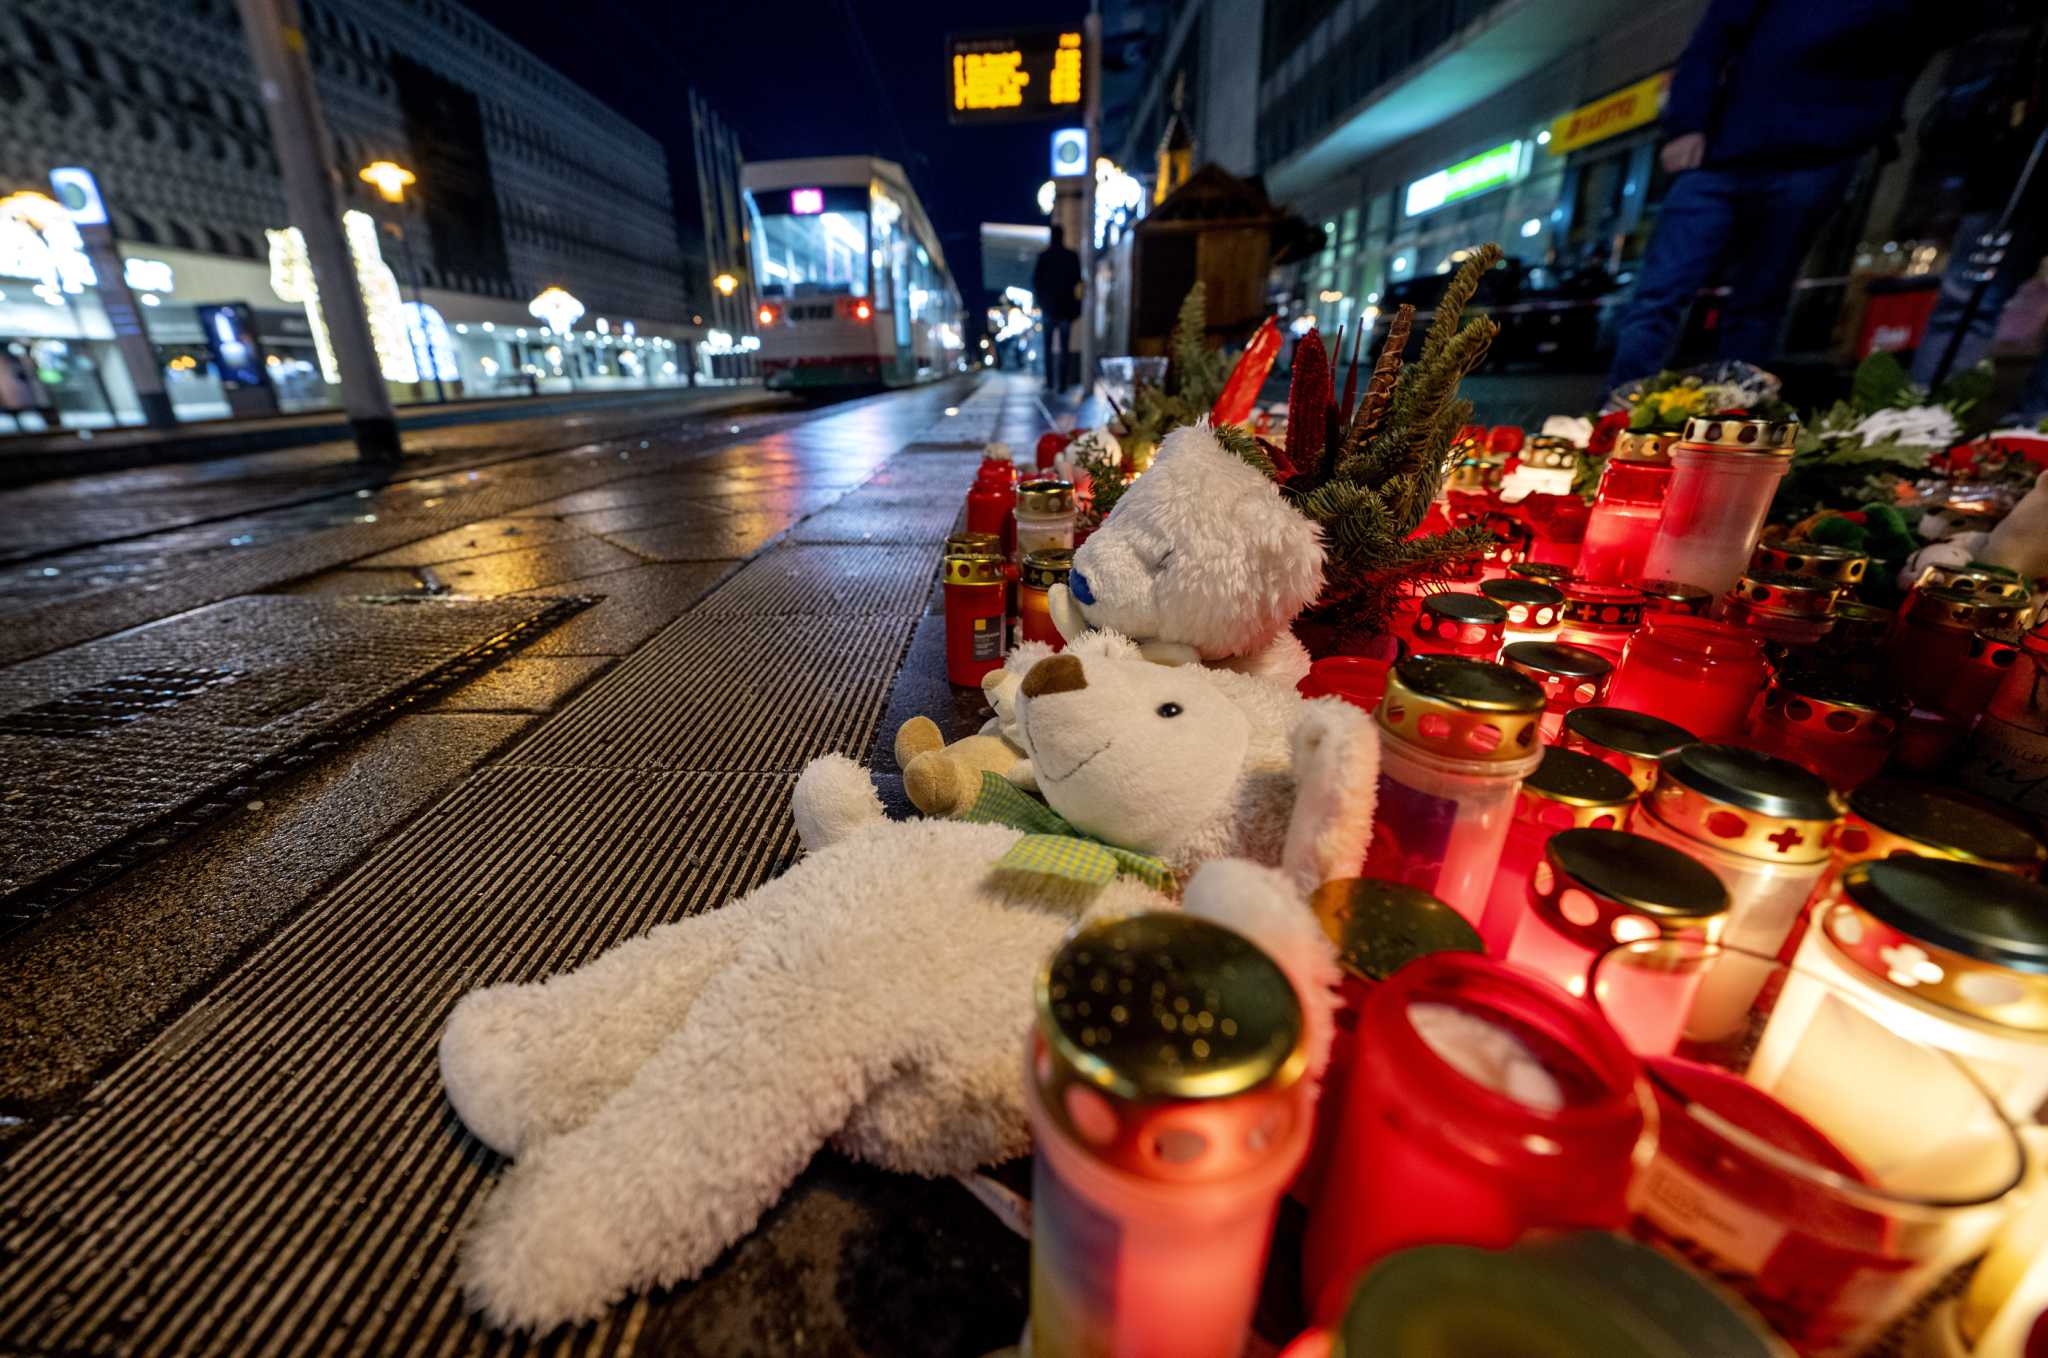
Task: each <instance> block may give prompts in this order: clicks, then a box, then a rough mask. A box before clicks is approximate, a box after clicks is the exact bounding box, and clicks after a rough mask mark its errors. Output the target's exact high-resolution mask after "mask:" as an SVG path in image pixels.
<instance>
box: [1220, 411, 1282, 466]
mask: <svg viewBox="0 0 2048 1358" xmlns="http://www.w3.org/2000/svg"><path fill="white" fill-rule="evenodd" d="M1209 432H1210V433H1211V434H1214V435H1215V436H1216V441H1217V442H1218V443H1220V444H1222V445H1223V448H1224V451H1225V452H1228V453H1230V454H1232V455H1233V456H1235V457H1237V458H1239V459H1241V460H1242V461H1244V462H1247V463H1249V464H1251V465H1252V466H1254V467H1256V468H1258V469H1259V470H1260V471H1261V472H1263V473H1265V474H1266V475H1267V476H1269V477H1270V476H1273V475H1274V474H1275V471H1274V467H1273V459H1272V458H1270V457H1267V456H1266V451H1265V449H1263V448H1261V447H1259V441H1258V439H1257V438H1255V437H1254V436H1253V435H1252V433H1251V431H1250V430H1248V429H1241V428H1239V427H1238V426H1236V425H1234V424H1218V425H1212V426H1210V429H1209Z"/></svg>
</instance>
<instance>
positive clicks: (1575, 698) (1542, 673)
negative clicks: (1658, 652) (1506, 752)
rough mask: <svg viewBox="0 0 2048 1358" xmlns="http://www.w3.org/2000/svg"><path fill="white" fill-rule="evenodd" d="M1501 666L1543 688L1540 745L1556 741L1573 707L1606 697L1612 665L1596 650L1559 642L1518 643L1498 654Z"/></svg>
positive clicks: (1612, 677)
mask: <svg viewBox="0 0 2048 1358" xmlns="http://www.w3.org/2000/svg"><path fill="white" fill-rule="evenodd" d="M1500 660H1501V663H1502V664H1503V665H1506V666H1507V667H1508V668H1509V669H1511V670H1514V671H1515V672H1516V673H1518V674H1526V675H1528V676H1529V677H1530V678H1531V679H1534V680H1535V681H1536V682H1537V683H1539V684H1541V685H1542V686H1543V727H1542V732H1543V743H1544V744H1546V745H1548V744H1550V743H1551V742H1553V741H1555V740H1556V739H1557V737H1558V733H1559V732H1560V731H1561V730H1563V729H1564V719H1565V717H1566V715H1567V714H1568V713H1570V712H1571V711H1572V710H1573V709H1575V708H1580V707H1587V706H1590V705H1592V704H1594V703H1597V702H1600V701H1602V700H1603V699H1605V698H1606V697H1607V688H1608V685H1609V684H1610V683H1611V682H1612V681H1613V679H1614V664H1613V662H1612V661H1610V660H1609V659H1608V658H1607V657H1606V656H1604V655H1602V654H1600V652H1598V651H1589V650H1587V649H1586V648H1585V647H1583V646H1567V645H1566V644H1565V643H1563V642H1561V641H1517V642H1515V643H1513V644H1512V645H1510V646H1508V647H1507V648H1506V649H1504V650H1503V651H1502V652H1501V653H1500Z"/></svg>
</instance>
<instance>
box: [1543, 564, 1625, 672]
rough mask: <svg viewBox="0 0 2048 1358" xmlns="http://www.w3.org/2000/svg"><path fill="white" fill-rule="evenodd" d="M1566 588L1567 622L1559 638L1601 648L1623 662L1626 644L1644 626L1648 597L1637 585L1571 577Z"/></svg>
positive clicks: (1606, 653) (1607, 655) (1609, 656)
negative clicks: (1622, 655)
mask: <svg viewBox="0 0 2048 1358" xmlns="http://www.w3.org/2000/svg"><path fill="white" fill-rule="evenodd" d="M1560 588H1562V589H1563V590H1564V625H1563V626H1562V627H1560V628H1559V629H1558V632H1557V639H1558V640H1559V641H1562V642H1566V643H1568V644H1570V645H1573V646H1583V647H1585V648H1586V649H1587V650H1589V651H1598V652H1600V653H1601V654H1602V655H1604V656H1606V657H1607V658H1608V659H1609V660H1612V661H1616V662H1619V661H1620V659H1621V652H1622V648H1623V647H1624V646H1626V645H1628V639H1629V638H1630V637H1632V636H1634V635H1635V632H1636V629H1637V628H1638V627H1640V626H1642V623H1643V612H1644V606H1645V603H1646V601H1645V600H1644V598H1643V592H1642V591H1641V590H1639V589H1637V588H1636V587H1635V586H1633V585H1600V584H1595V583H1593V582H1592V581H1590V580H1571V581H1567V582H1566V583H1565V584H1564V585H1562V586H1560Z"/></svg>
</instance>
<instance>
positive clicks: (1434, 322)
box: [1422, 241, 1501, 371]
mask: <svg viewBox="0 0 2048 1358" xmlns="http://www.w3.org/2000/svg"><path fill="white" fill-rule="evenodd" d="M1500 253H1501V252H1500V247H1499V246H1498V245H1495V244H1493V243H1492V242H1490V241H1489V242H1488V243H1487V244H1485V245H1481V246H1477V247H1475V248H1474V249H1473V250H1472V252H1471V253H1470V254H1468V255H1466V256H1465V262H1464V263H1462V264H1460V265H1459V266H1458V271H1457V272H1456V273H1454V274H1452V275H1451V281H1450V282H1449V283H1448V284H1446V285H1445V286H1444V295H1443V297H1442V298H1440V299H1439V300H1438V302H1437V304H1436V314H1435V315H1434V316H1432V317H1431V318H1430V321H1429V334H1428V335H1426V336H1424V337H1423V340H1422V362H1423V364H1424V365H1427V364H1428V363H1429V362H1430V361H1431V360H1433V359H1435V358H1437V357H1438V356H1439V355H1441V354H1442V353H1443V352H1444V350H1445V349H1447V348H1449V347H1450V345H1451V342H1452V340H1453V338H1454V337H1455V336H1457V335H1458V334H1460V333H1462V332H1461V331H1460V330H1459V329H1458V319H1459V317H1461V316H1463V315H1464V314H1465V307H1466V305H1467V304H1468V303H1470V302H1471V300H1472V295H1473V294H1474V293H1476V292H1478V291H1479V280H1480V279H1482V278H1484V277H1485V276H1486V271H1487V270H1488V269H1491V268H1492V267H1493V266H1494V265H1496V264H1498V263H1500ZM1468 371H1469V370H1468Z"/></svg>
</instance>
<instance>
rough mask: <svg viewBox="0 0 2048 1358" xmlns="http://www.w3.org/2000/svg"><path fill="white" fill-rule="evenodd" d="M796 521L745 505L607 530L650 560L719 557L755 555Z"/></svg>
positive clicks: (611, 539)
mask: <svg viewBox="0 0 2048 1358" xmlns="http://www.w3.org/2000/svg"><path fill="white" fill-rule="evenodd" d="M828 512H829V511H828ZM794 522H795V519H794V518H793V517H792V516H790V515H787V514H778V513H774V512H772V511H769V510H759V509H742V510H737V511H735V512H733V513H730V514H722V515H720V516H719V517H718V518H716V519H704V520H701V521H693V522H689V523H672V524H668V525H666V526H664V527H660V528H642V529H637V530H633V531H630V532H624V533H607V534H605V540H606V541H607V542H611V543H616V544H617V545H618V546H620V547H623V548H625V549H626V550H628V551H630V552H632V553H633V554H634V555H635V556H637V557H640V558H642V559H645V560H648V561H719V560H727V559H730V558H733V557H743V556H751V555H752V554H753V553H755V552H758V551H760V550H761V549H762V548H763V547H765V546H767V545H768V543H769V542H770V541H771V540H772V539H774V538H775V536H776V535H777V534H780V533H783V532H786V531H788V529H789V526H790V525H791V524H792V523H794Z"/></svg>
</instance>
